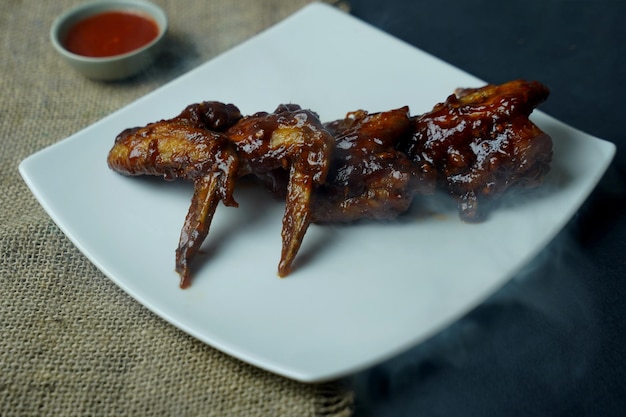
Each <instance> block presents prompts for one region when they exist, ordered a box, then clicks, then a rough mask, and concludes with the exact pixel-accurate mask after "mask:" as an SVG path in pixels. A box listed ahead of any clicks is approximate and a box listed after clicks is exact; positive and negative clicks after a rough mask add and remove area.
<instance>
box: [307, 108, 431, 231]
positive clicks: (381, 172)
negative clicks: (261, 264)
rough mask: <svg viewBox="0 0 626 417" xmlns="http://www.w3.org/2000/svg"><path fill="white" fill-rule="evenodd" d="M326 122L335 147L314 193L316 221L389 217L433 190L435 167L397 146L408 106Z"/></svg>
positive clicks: (406, 129)
mask: <svg viewBox="0 0 626 417" xmlns="http://www.w3.org/2000/svg"><path fill="white" fill-rule="evenodd" d="M325 126H326V128H327V129H328V130H329V131H330V132H331V133H332V134H333V135H334V136H335V141H336V151H335V153H334V155H333V158H332V163H331V166H330V172H329V175H328V177H327V179H326V182H325V183H324V184H323V185H321V186H320V187H319V188H318V189H317V190H316V192H315V206H314V212H313V218H314V221H315V222H318V223H329V222H350V221H354V220H360V219H389V218H393V217H396V216H397V215H399V214H401V213H403V212H405V211H406V210H408V208H409V206H410V205H411V202H412V200H413V197H414V195H415V194H430V193H432V192H433V191H434V188H435V179H436V172H435V170H434V167H433V166H432V165H431V164H430V163H429V162H425V161H423V162H419V163H416V162H414V161H412V160H411V159H409V158H408V157H407V156H406V154H404V153H403V152H400V151H398V150H397V149H396V146H397V145H398V143H399V142H400V141H401V140H402V139H405V138H406V137H407V136H410V134H411V127H412V124H411V120H410V117H409V108H408V107H406V106H405V107H402V108H399V109H396V110H391V111H386V112H381V113H373V114H369V113H367V112H366V111H364V110H359V111H355V112H351V113H348V114H347V115H346V117H345V118H344V119H341V120H337V121H334V122H331V123H327V124H326V125H325Z"/></svg>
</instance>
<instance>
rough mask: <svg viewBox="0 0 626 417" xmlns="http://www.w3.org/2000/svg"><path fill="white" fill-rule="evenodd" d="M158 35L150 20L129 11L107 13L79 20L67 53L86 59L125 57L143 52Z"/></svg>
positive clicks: (155, 26) (70, 33)
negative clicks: (132, 53)
mask: <svg viewBox="0 0 626 417" xmlns="http://www.w3.org/2000/svg"><path fill="white" fill-rule="evenodd" d="M158 35H159V27H158V26H157V23H156V22H155V21H154V20H153V19H152V18H150V17H148V16H145V15H142V14H139V13H133V12H126V11H108V12H103V13H99V14H96V15H93V16H90V17H87V18H85V19H83V20H80V21H79V22H78V23H76V24H75V25H74V26H72V27H71V28H70V30H69V31H68V33H67V37H66V38H65V41H64V46H65V48H67V50H68V51H70V52H72V53H75V54H77V55H82V56H87V57H95V58H97V57H100V58H101V57H109V56H115V55H122V54H125V53H128V52H131V51H134V50H136V49H139V48H141V47H142V46H145V45H147V44H149V43H150V42H152V41H153V40H154V39H155V38H156V37H157V36H158Z"/></svg>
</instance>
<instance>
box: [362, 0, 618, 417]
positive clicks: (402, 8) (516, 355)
mask: <svg viewBox="0 0 626 417" xmlns="http://www.w3.org/2000/svg"><path fill="white" fill-rule="evenodd" d="M350 4H351V7H352V14H354V15H355V16H357V17H359V18H360V19H362V20H365V21H366V22H369V23H371V24H373V25H374V26H377V27H379V28H381V29H383V30H384V31H386V32H388V33H391V34H392V35H395V36H396V37H398V38H400V39H402V40H404V41H407V42H408V43H410V44H412V45H414V46H416V47H418V48H420V49H422V50H425V51H427V52H429V53H431V54H433V55H435V56H437V57H439V58H442V59H443V60H445V61H447V62H449V63H451V64H453V65H455V66H457V67H459V68H461V69H463V70H465V71H467V72H469V73H471V74H473V75H475V76H477V77H479V78H481V79H483V80H485V81H487V82H492V83H500V82H505V81H508V80H512V79H516V78H525V79H535V80H539V81H541V82H543V83H544V84H546V85H547V86H549V88H550V90H551V95H550V98H549V99H548V101H547V102H546V103H545V104H543V105H542V106H541V110H542V111H544V112H546V113H548V114H550V115H552V116H554V117H556V118H558V119H560V120H562V121H563V122H565V123H567V124H570V125H572V126H574V127H576V128H578V129H580V130H582V131H585V132H587V133H589V134H592V135H594V136H597V137H599V138H602V139H606V140H608V141H610V142H613V143H614V144H616V145H617V154H616V156H615V159H614V160H613V163H612V164H611V166H610V167H609V169H608V171H607V172H606V174H605V175H604V177H603V179H602V180H601V182H600V183H599V185H598V186H597V188H596V189H595V191H594V192H593V193H592V195H591V197H590V198H589V199H588V200H587V202H586V203H585V204H584V205H583V207H582V208H581V209H580V210H579V212H578V213H577V214H576V215H575V216H574V218H573V219H572V220H571V221H570V222H569V224H568V225H567V227H566V228H565V229H564V230H563V231H562V232H561V233H560V234H559V235H558V236H557V237H556V239H555V240H554V241H553V242H552V243H551V244H550V245H549V246H548V247H547V248H546V249H545V250H544V251H543V252H542V253H541V254H540V255H539V256H538V257H537V258H536V259H535V260H533V262H532V263H531V264H530V265H529V266H528V267H527V268H525V269H524V270H523V271H522V272H521V273H520V274H519V275H518V276H516V277H514V279H512V280H511V282H510V283H509V284H507V285H506V286H505V287H504V288H503V289H502V290H500V291H499V292H498V293H496V294H495V295H494V296H493V297H491V298H490V299H489V300H488V301H487V302H485V303H484V304H482V305H481V306H480V307H478V308H476V309H475V310H474V311H472V312H470V313H469V314H468V315H467V316H465V317H464V318H462V319H461V320H459V321H458V322H456V323H454V324H453V325H452V326H450V327H449V328H448V329H446V330H445V331H443V332H442V333H440V334H438V335H436V336H435V337H433V338H432V339H430V340H428V341H427V342H425V343H423V344H422V345H420V346H418V347H416V348H414V349H412V350H411V351H409V352H406V353H405V354H403V355H400V356H399V357H396V358H394V359H392V360H390V361H388V362H386V363H383V364H381V365H379V366H376V367H374V368H372V369H369V370H367V371H365V372H362V373H360V374H358V375H356V376H355V377H354V378H353V379H352V383H353V384H354V387H355V389H356V395H357V397H356V398H357V410H356V415H357V417H366V416H368V417H369V416H385V417H395V416H420V417H425V416H517V415H519V416H618V415H619V416H623V415H626V332H625V329H626V185H625V184H626V151H625V150H624V146H626V131H625V130H624V125H625V124H626V123H625V120H626V106H625V105H624V103H623V99H624V97H625V96H626V21H625V18H626V1H623V0H613V1H611V0H597V1H592V0H526V1H520V0H513V1H511V0H507V1H501V0H480V1H479V0H476V1H464V0H444V1H429V2H426V1H408V0H407V1H403V0H387V1H385V2H379V1H373V0H352V1H351V2H350Z"/></svg>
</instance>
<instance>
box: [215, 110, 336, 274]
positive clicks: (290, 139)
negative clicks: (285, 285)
mask: <svg viewBox="0 0 626 417" xmlns="http://www.w3.org/2000/svg"><path fill="white" fill-rule="evenodd" d="M226 135H227V136H228V138H229V139H230V140H231V141H232V143H233V144H234V146H235V147H236V149H237V153H238V154H239V157H240V160H241V167H240V175H249V174H252V175H255V176H257V177H259V178H260V179H261V180H262V181H263V182H265V183H266V184H267V183H271V184H272V187H271V188H272V189H273V191H275V192H280V191H281V189H282V188H283V187H285V188H286V190H285V194H286V207H285V214H284V217H283V228H282V252H281V257H280V262H279V265H278V275H280V276H281V277H284V276H286V275H287V274H289V272H290V271H291V267H292V263H293V260H294V258H295V256H296V254H297V252H298V250H299V249H300V245H301V242H302V239H303V237H304V234H305V233H306V231H307V229H308V227H309V225H310V223H311V209H312V208H311V194H312V192H313V189H314V188H315V187H316V186H319V185H320V184H323V183H324V181H325V180H326V175H327V174H328V168H329V165H330V160H331V155H332V153H333V151H334V148H335V146H334V145H335V141H334V138H333V137H332V136H331V135H330V133H329V132H328V131H327V130H326V129H324V126H323V125H322V123H321V122H320V121H319V119H318V117H317V115H316V114H315V113H313V112H311V111H309V110H303V109H301V108H300V107H299V106H297V105H281V106H279V107H278V108H277V109H276V110H275V111H274V112H273V113H265V112H261V113H256V114H254V115H252V116H248V117H244V118H243V119H242V120H241V121H239V122H238V123H236V124H235V125H234V126H232V127H231V128H230V129H228V130H227V131H226ZM285 172H287V173H288V176H287V183H286V184H285V183H284V180H283V178H284V177H285Z"/></svg>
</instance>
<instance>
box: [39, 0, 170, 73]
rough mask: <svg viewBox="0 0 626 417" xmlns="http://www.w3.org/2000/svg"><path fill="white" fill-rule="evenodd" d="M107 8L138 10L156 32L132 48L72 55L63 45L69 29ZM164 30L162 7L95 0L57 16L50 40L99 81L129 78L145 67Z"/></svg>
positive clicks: (141, 2)
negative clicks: (119, 52) (105, 54)
mask: <svg viewBox="0 0 626 417" xmlns="http://www.w3.org/2000/svg"><path fill="white" fill-rule="evenodd" d="M109 11H126V12H138V13H140V14H144V15H147V16H150V17H151V18H152V19H153V20H154V21H155V22H156V24H157V26H158V29H159V32H158V35H157V37H156V38H154V39H153V40H152V41H151V42H150V43H148V44H146V45H144V46H142V47H140V48H138V49H135V50H134V51H131V52H128V53H125V54H122V55H114V56H110V57H103V58H94V57H87V56H82V55H78V54H75V53H73V52H70V51H68V50H67V49H66V48H65V46H64V45H63V43H64V41H65V38H66V36H67V33H68V31H69V30H70V29H71V28H72V26H73V25H75V24H76V23H77V22H79V21H80V20H83V19H85V18H87V17H90V16H93V15H96V14H99V13H103V12H109ZM166 32H167V16H166V15H165V12H163V10H162V9H161V8H160V7H158V6H156V5H155V4H153V3H150V2H148V1H145V0H98V1H93V2H89V3H85V4H82V5H79V6H76V7H74V8H72V9H70V10H68V11H66V12H65V13H63V14H62V15H60V16H59V17H58V18H57V19H56V20H55V21H54V23H53V24H52V28H51V29H50V40H51V41H52V45H53V46H54V48H55V49H56V50H57V51H58V52H59V54H61V56H62V57H63V58H64V59H65V61H66V62H67V63H68V64H70V65H71V66H72V67H73V68H74V69H76V70H77V71H78V72H80V73H81V74H83V75H84V76H86V77H88V78H91V79H94V80H101V81H112V80H120V79H124V78H128V77H130V76H132V75H135V74H137V73H139V72H140V71H142V70H144V69H146V67H148V66H149V65H150V64H151V63H152V62H153V60H154V57H155V56H156V54H157V52H158V49H159V46H160V44H161V43H162V40H163V37H164V35H165V33H166Z"/></svg>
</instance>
